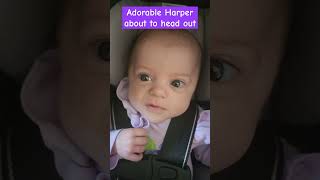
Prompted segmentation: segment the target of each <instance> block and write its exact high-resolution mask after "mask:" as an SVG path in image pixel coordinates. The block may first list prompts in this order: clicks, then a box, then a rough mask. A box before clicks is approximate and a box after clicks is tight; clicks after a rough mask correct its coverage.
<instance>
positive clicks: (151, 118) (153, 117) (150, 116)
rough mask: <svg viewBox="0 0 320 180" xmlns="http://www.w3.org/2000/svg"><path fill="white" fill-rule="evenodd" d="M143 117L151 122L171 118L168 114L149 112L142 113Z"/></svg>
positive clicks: (159, 121) (160, 121)
mask: <svg viewBox="0 0 320 180" xmlns="http://www.w3.org/2000/svg"><path fill="white" fill-rule="evenodd" d="M143 117H145V118H146V119H147V120H148V121H149V122H150V123H153V124H158V123H162V122H165V121H166V120H168V119H171V117H168V116H161V115H154V114H149V113H146V114H145V115H143Z"/></svg>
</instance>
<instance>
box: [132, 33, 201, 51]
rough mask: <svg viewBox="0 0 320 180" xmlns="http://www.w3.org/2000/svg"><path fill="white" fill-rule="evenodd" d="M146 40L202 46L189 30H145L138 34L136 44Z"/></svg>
mask: <svg viewBox="0 0 320 180" xmlns="http://www.w3.org/2000/svg"><path fill="white" fill-rule="evenodd" d="M146 42H150V43H151V42H152V43H153V44H160V43H162V44H166V45H176V46H178V45H180V46H191V47H196V46H200V45H199V43H198V40H197V39H196V38H195V37H194V36H193V35H192V34H191V33H190V32H188V31H187V30H145V31H143V32H142V33H141V34H140V35H139V36H138V38H137V40H136V42H135V46H138V45H140V44H143V43H146Z"/></svg>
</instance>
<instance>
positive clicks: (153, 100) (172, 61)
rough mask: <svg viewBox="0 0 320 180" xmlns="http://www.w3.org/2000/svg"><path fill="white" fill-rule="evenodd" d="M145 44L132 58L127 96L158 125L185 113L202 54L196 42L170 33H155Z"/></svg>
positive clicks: (195, 82)
mask: <svg viewBox="0 0 320 180" xmlns="http://www.w3.org/2000/svg"><path fill="white" fill-rule="evenodd" d="M149 35H150V34H149ZM144 40H145V41H143V40H141V41H143V42H139V44H138V45H136V46H137V47H136V48H135V50H134V52H133V54H132V59H131V63H132V64H130V68H129V95H128V96H129V100H130V103H131V104H132V105H133V106H134V107H135V108H136V109H137V110H138V111H139V112H140V113H141V114H142V115H143V116H144V117H145V118H147V119H148V120H150V121H151V122H153V123H160V122H163V121H164V120H167V119H169V118H172V117H176V116H179V115H181V114H182V113H184V112H185V111H186V110H187V108H188V106H189V103H190V101H191V98H192V95H193V92H194V91H195V88H196V85H197V81H198V76H199V66H200V56H201V54H200V50H199V47H198V45H197V43H196V41H194V40H193V41H192V40H190V39H189V40H188V39H183V38H182V37H181V36H180V35H177V34H173V33H168V32H156V33H154V34H153V35H151V36H149V37H148V38H144Z"/></svg>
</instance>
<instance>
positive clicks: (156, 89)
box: [150, 84, 168, 98]
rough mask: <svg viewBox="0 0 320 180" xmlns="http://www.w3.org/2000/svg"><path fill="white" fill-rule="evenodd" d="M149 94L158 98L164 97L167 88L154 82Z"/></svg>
mask: <svg viewBox="0 0 320 180" xmlns="http://www.w3.org/2000/svg"><path fill="white" fill-rule="evenodd" d="M150 95H152V96H155V97H160V98H166V97H167V95H168V94H167V90H166V89H165V88H164V87H163V86H161V85H159V84H155V85H153V86H152V87H151V89H150Z"/></svg>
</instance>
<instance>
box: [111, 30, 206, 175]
mask: <svg viewBox="0 0 320 180" xmlns="http://www.w3.org/2000/svg"><path fill="white" fill-rule="evenodd" d="M200 67H201V48H200V44H199V43H198V41H197V40H196V39H195V37H194V36H193V35H192V34H191V33H190V32H188V31H181V30H147V31H144V32H142V34H141V35H140V36H139V37H138V39H137V40H136V42H135V44H134V47H133V49H132V52H131V54H130V61H129V69H128V77H127V78H124V79H122V80H121V81H120V83H119V85H118V88H117V96H118V98H119V99H120V100H121V101H122V103H123V105H124V108H125V109H126V110H127V114H128V116H129V118H130V119H131V125H132V127H133V128H128V129H120V130H112V131H111V133H110V169H114V168H115V167H116V165H117V162H118V160H119V159H120V158H124V159H127V160H130V161H140V160H141V159H142V158H143V154H144V153H148V151H150V150H151V151H152V153H157V152H158V151H159V150H160V149H161V145H162V142H163V139H164V136H165V134H166V131H167V128H168V125H169V124H170V120H171V119H172V118H174V117H177V116H179V115H181V114H183V113H184V112H185V111H186V110H187V108H188V107H189V104H190V101H191V99H192V97H193V94H194V92H195V89H196V86H197V82H198V78H199V73H200ZM199 109H200V108H199ZM148 139H149V140H148ZM148 141H149V142H148ZM150 143H151V144H153V146H151V147H154V148H151V149H148V151H147V152H146V149H145V146H146V145H147V144H148V145H150ZM205 144H207V145H209V144H210V111H209V110H205V111H203V110H200V115H199V119H198V122H197V127H196V130H195V136H194V140H193V144H192V149H193V148H195V147H198V146H200V145H205ZM149 153H150V152H149ZM202 155H204V156H198V157H196V158H197V159H198V160H200V161H202V162H203V163H204V164H206V165H207V166H210V165H209V163H210V162H209V159H210V157H208V156H210V154H209V153H207V154H202ZM188 165H189V167H192V166H191V161H190V159H189V162H188Z"/></svg>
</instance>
